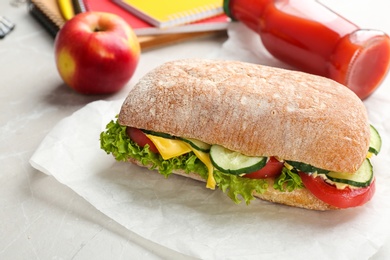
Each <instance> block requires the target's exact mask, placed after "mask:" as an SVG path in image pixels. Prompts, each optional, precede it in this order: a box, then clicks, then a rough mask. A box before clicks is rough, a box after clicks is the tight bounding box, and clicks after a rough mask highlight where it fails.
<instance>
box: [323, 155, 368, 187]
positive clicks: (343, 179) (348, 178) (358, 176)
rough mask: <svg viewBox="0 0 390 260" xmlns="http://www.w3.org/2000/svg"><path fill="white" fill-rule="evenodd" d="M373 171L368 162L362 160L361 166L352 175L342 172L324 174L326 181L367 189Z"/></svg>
mask: <svg viewBox="0 0 390 260" xmlns="http://www.w3.org/2000/svg"><path fill="white" fill-rule="evenodd" d="M373 175H374V174H373V170H372V165H371V163H370V160H368V159H366V160H364V162H363V164H362V166H360V168H359V169H358V170H357V171H356V172H355V173H353V174H351V173H342V172H329V173H328V174H326V176H327V177H328V179H330V180H331V181H333V182H339V183H345V184H348V185H352V186H355V187H367V186H369V185H370V184H371V181H372V178H373Z"/></svg>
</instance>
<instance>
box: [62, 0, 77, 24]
mask: <svg viewBox="0 0 390 260" xmlns="http://www.w3.org/2000/svg"><path fill="white" fill-rule="evenodd" d="M58 7H59V8H60V10H61V14H62V16H63V17H64V19H65V20H70V19H71V18H72V17H73V16H74V10H73V5H72V0H58Z"/></svg>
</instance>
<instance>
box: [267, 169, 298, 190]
mask: <svg viewBox="0 0 390 260" xmlns="http://www.w3.org/2000/svg"><path fill="white" fill-rule="evenodd" d="M273 187H274V189H275V190H279V191H282V192H285V191H289V192H291V191H293V190H295V189H301V188H303V187H304V186H303V183H302V179H301V177H299V174H298V173H297V172H296V171H292V170H289V169H287V168H286V167H284V168H283V170H282V174H280V175H279V176H278V177H277V178H276V179H275V181H274V186H273Z"/></svg>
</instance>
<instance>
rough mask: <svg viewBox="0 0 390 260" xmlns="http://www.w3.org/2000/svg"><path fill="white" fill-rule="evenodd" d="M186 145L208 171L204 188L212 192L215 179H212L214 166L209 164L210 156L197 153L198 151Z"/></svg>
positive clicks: (200, 152)
mask: <svg viewBox="0 0 390 260" xmlns="http://www.w3.org/2000/svg"><path fill="white" fill-rule="evenodd" d="M187 145H188V146H189V147H190V148H191V149H192V151H193V152H194V154H195V155H196V157H198V158H199V160H201V161H202V162H203V163H204V164H205V165H206V167H207V169H208V173H209V174H208V177H207V184H206V188H209V189H212V190H214V189H215V185H216V182H215V179H214V166H213V164H212V163H211V160H210V154H208V153H205V152H202V151H199V150H196V149H195V148H193V147H192V146H191V145H190V144H187Z"/></svg>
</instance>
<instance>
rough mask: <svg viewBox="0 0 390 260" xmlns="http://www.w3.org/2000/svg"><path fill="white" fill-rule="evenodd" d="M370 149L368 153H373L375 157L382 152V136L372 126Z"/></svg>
mask: <svg viewBox="0 0 390 260" xmlns="http://www.w3.org/2000/svg"><path fill="white" fill-rule="evenodd" d="M370 134H371V137H370V148H369V149H368V151H369V152H370V153H373V154H375V155H378V153H379V152H380V150H381V147H382V139H381V136H380V135H379V133H378V131H377V130H376V129H375V127H374V126H372V125H370Z"/></svg>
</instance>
